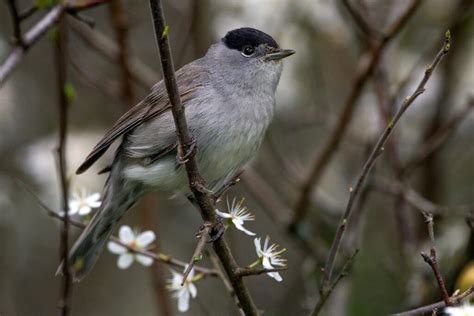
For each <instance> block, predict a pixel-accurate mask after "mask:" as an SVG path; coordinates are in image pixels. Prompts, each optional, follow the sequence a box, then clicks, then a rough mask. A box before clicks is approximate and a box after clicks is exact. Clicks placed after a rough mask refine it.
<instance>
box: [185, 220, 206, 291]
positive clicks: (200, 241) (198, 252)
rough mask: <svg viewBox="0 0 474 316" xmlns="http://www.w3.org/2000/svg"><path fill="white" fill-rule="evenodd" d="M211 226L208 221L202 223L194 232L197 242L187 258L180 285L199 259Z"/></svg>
mask: <svg viewBox="0 0 474 316" xmlns="http://www.w3.org/2000/svg"><path fill="white" fill-rule="evenodd" d="M211 228H212V227H211V224H210V223H204V225H202V228H201V229H200V230H199V232H198V233H197V234H196V237H197V238H198V243H197V245H196V249H194V252H193V255H192V257H191V260H189V263H188V266H187V267H186V270H184V273H183V281H182V282H181V286H183V285H184V283H186V279H187V278H188V275H189V272H191V270H192V269H193V267H194V265H195V264H196V262H198V261H201V259H202V252H203V250H204V246H206V241H207V237H208V236H209V234H210V233H211Z"/></svg>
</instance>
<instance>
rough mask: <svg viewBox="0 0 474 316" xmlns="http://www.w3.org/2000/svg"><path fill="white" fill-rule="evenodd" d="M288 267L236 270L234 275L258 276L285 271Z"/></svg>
mask: <svg viewBox="0 0 474 316" xmlns="http://www.w3.org/2000/svg"><path fill="white" fill-rule="evenodd" d="M286 270H288V267H277V268H272V269H267V268H238V269H237V270H236V271H235V273H236V274H237V275H238V276H239V277H245V276H251V275H260V274H264V273H269V272H279V271H286Z"/></svg>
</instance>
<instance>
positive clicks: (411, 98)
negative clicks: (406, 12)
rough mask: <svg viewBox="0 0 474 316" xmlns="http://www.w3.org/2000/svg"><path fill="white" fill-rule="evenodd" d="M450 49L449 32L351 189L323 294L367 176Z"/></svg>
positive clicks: (325, 278)
mask: <svg viewBox="0 0 474 316" xmlns="http://www.w3.org/2000/svg"><path fill="white" fill-rule="evenodd" d="M449 48H450V33H449V31H447V32H446V34H445V40H444V43H443V47H442V48H441V50H440V51H439V52H438V54H437V55H436V57H435V59H434V60H433V62H432V64H431V65H430V66H428V68H427V69H426V71H425V75H424V76H423V78H422V79H421V81H420V83H419V84H418V86H417V88H416V89H415V91H414V92H413V93H412V94H411V95H410V96H408V97H407V98H405V100H404V102H403V104H402V105H401V106H400V108H399V109H398V111H397V113H396V114H395V115H394V117H393V118H392V120H391V121H390V122H389V124H388V126H387V127H386V128H385V130H384V132H383V133H382V135H381V136H380V138H379V140H378V141H377V144H376V145H375V147H374V149H373V150H372V152H371V154H370V156H369V158H368V159H367V161H366V162H365V164H364V167H363V168H362V172H361V174H360V176H359V178H358V179H357V181H356V184H355V187H354V188H352V187H351V188H350V189H349V192H350V195H349V201H348V202H347V206H346V209H345V211H344V214H343V216H342V218H341V220H340V222H339V226H338V228H337V231H336V235H335V237H334V240H333V243H332V245H331V249H330V251H329V255H328V257H327V259H326V264H325V266H324V273H323V278H322V281H321V293H326V292H327V291H328V290H329V289H330V281H331V277H332V272H333V270H334V265H335V261H336V257H337V254H338V251H339V247H340V245H341V242H342V238H343V236H344V232H345V230H346V227H347V224H348V221H349V219H350V216H351V214H352V210H353V207H354V204H355V202H356V199H357V198H358V195H359V193H360V192H361V189H362V187H363V186H364V183H365V180H366V178H367V175H368V174H369V173H370V171H371V169H372V167H373V166H374V164H375V161H376V160H377V158H378V157H379V156H380V154H381V153H382V152H383V149H384V145H385V143H386V142H387V140H388V139H389V137H390V135H391V134H392V131H393V129H394V128H395V127H396V125H397V123H398V121H399V120H400V118H401V117H402V115H403V113H405V111H406V110H407V109H408V108H409V107H410V105H411V104H412V103H413V102H414V101H415V100H416V99H417V98H418V96H419V95H421V94H422V93H423V92H424V91H425V85H426V83H427V82H428V80H429V79H430V77H431V75H432V73H433V71H434V69H435V68H436V66H437V65H438V64H439V63H440V61H441V60H442V58H443V57H444V56H445V55H446V54H447V53H448V51H449Z"/></svg>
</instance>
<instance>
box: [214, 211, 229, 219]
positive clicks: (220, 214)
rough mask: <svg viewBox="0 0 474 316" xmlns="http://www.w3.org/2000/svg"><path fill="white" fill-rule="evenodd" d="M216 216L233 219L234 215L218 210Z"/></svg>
mask: <svg viewBox="0 0 474 316" xmlns="http://www.w3.org/2000/svg"><path fill="white" fill-rule="evenodd" d="M216 214H217V215H219V216H220V217H223V218H232V215H230V214H229V213H224V212H220V211H219V210H218V209H216Z"/></svg>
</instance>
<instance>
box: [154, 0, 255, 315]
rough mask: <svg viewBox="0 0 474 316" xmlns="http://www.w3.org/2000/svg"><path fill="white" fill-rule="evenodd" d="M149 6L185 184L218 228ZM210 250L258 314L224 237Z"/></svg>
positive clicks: (162, 27) (163, 35)
mask: <svg viewBox="0 0 474 316" xmlns="http://www.w3.org/2000/svg"><path fill="white" fill-rule="evenodd" d="M150 9H151V13H152V17H153V23H154V28H155V36H156V41H157V44H158V49H159V52H160V62H161V66H162V68H163V77H164V82H165V85H166V90H167V92H168V96H169V100H170V103H171V105H172V106H171V111H172V114H173V118H174V121H175V125H176V133H177V136H178V140H179V149H180V152H181V153H183V154H184V155H185V156H187V159H186V162H185V167H186V173H187V176H188V180H189V187H190V189H191V191H192V192H193V194H194V198H195V200H196V203H197V205H199V209H200V212H201V217H202V219H203V221H204V222H209V223H211V227H212V230H214V229H215V228H218V227H219V221H218V219H217V217H216V214H215V206H214V205H213V200H212V198H211V197H210V196H209V194H208V192H207V191H208V190H207V189H205V182H204V179H203V178H202V177H201V175H200V173H199V170H198V165H197V162H196V159H195V157H194V154H193V152H191V153H190V150H191V149H192V147H193V138H192V137H191V135H190V133H189V131H188V126H187V122H186V116H185V112H184V107H183V105H182V103H181V100H180V97H179V92H178V85H177V83H176V77H175V73H174V66H173V59H172V55H171V51H170V46H169V42H168V37H169V36H168V33H169V26H167V25H166V22H165V19H164V14H163V8H162V4H161V1H159V0H150ZM213 247H214V251H215V252H216V254H217V256H218V257H219V260H220V261H221V263H222V265H223V267H224V270H225V272H226V273H227V276H228V277H229V280H230V282H231V284H232V287H233V289H234V291H235V294H236V295H237V297H238V299H239V302H240V306H241V307H242V309H243V310H244V312H245V314H246V315H258V314H259V312H258V310H257V307H256V306H255V303H254V302H253V299H252V297H251V296H250V292H249V290H248V288H247V287H246V285H245V284H244V282H243V280H242V278H241V277H240V276H238V275H237V274H236V270H237V269H238V265H237V263H236V261H235V259H234V257H233V255H232V253H231V251H230V248H229V246H228V245H227V242H226V241H225V240H224V238H217V239H216V240H215V241H214V242H213Z"/></svg>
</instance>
